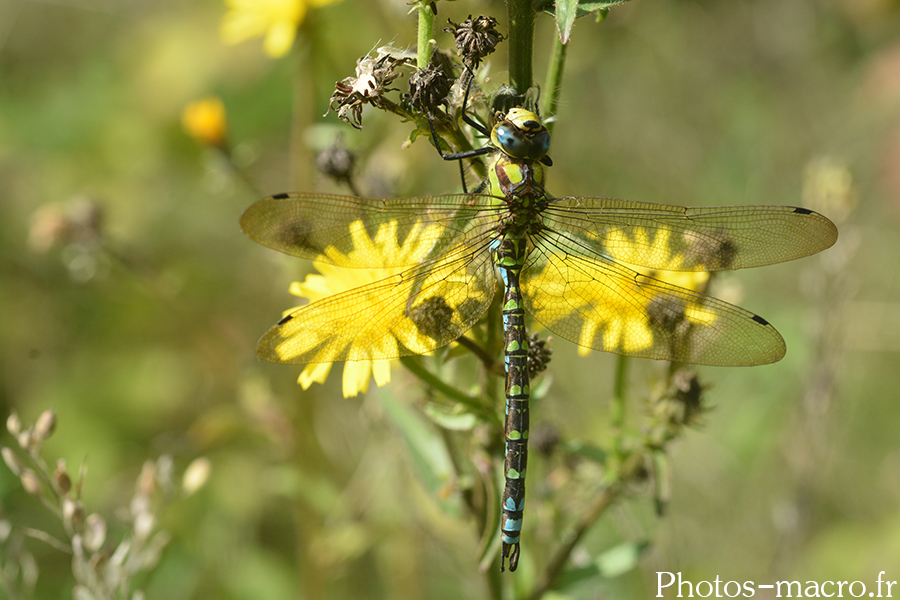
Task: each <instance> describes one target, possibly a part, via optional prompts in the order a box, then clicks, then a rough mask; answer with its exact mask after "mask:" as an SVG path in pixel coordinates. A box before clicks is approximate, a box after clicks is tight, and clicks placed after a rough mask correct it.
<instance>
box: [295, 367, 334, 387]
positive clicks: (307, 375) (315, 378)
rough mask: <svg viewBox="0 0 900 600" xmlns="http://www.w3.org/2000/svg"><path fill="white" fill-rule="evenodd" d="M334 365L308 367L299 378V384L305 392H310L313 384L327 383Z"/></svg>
mask: <svg viewBox="0 0 900 600" xmlns="http://www.w3.org/2000/svg"><path fill="white" fill-rule="evenodd" d="M331 365H332V363H315V364H310V365H306V367H305V368H304V369H303V371H302V372H301V373H300V377H298V378H297V383H299V384H300V387H301V388H303V389H304V390H308V389H309V386H311V385H312V384H313V383H325V380H326V379H327V378H328V373H329V372H330V371H331Z"/></svg>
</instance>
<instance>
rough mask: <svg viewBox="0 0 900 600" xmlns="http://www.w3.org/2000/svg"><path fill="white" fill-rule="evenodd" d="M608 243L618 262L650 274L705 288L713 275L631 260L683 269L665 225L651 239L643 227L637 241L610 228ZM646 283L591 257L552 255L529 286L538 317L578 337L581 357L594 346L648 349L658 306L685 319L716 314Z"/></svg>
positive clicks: (614, 349) (632, 351) (703, 320)
mask: <svg viewBox="0 0 900 600" xmlns="http://www.w3.org/2000/svg"><path fill="white" fill-rule="evenodd" d="M605 247H606V249H607V251H609V253H610V254H611V255H612V258H614V259H615V260H616V261H618V262H621V263H625V264H627V266H628V267H629V268H631V269H633V270H635V271H637V272H638V273H639V274H641V275H643V276H646V277H652V278H654V279H657V280H661V281H665V282H667V283H672V284H674V285H677V286H679V287H682V288H686V289H689V290H694V291H698V290H700V289H702V288H703V286H705V284H706V282H707V281H708V280H709V273H707V272H704V271H689V272H685V271H677V272H676V271H670V270H650V269H645V268H642V267H638V266H634V264H633V262H632V261H635V262H636V261H637V260H648V259H651V258H652V262H654V263H656V264H663V265H665V266H666V267H667V268H668V269H678V268H681V266H682V265H683V264H684V256H683V255H681V254H673V253H672V252H671V250H670V244H669V232H668V231H666V230H661V231H659V232H657V234H656V237H655V238H653V239H650V237H649V235H648V234H647V232H646V231H645V230H643V229H639V230H637V232H636V233H635V240H630V239H629V238H628V237H627V236H626V235H625V234H622V233H620V232H617V231H612V232H610V233H609V235H608V237H607V239H606V240H605ZM647 284H648V282H647V281H646V280H643V278H639V279H636V280H635V279H633V278H630V277H627V276H626V277H624V278H620V277H614V276H613V274H612V273H611V272H609V271H605V270H600V269H597V268H596V266H592V263H591V262H589V261H583V260H581V259H578V258H577V257H573V256H566V255H562V254H553V255H550V256H549V257H548V258H547V260H546V263H545V264H544V265H543V268H542V269H541V272H540V273H539V274H537V275H536V276H534V277H533V278H532V279H531V280H530V281H529V283H528V284H527V288H528V290H527V291H528V293H529V294H530V305H531V310H532V312H533V314H534V316H535V318H536V319H537V320H538V321H540V322H542V323H544V325H546V326H548V327H549V328H550V329H553V330H556V331H558V332H560V333H561V334H566V335H565V337H567V338H569V339H571V340H573V341H576V342H577V343H578V345H579V348H578V353H579V354H580V355H582V356H586V355H588V354H590V352H591V350H592V349H597V350H605V351H607V352H618V353H622V354H631V355H635V354H637V355H640V354H641V353H642V352H644V351H649V350H650V349H651V348H652V347H653V346H654V344H656V343H658V342H659V341H658V340H655V339H654V335H653V329H652V328H651V315H650V313H651V312H652V311H653V310H655V309H656V310H666V311H669V313H667V314H670V313H671V311H676V312H677V311H679V310H680V311H682V316H683V319H684V320H685V321H686V322H687V323H694V324H709V323H711V322H712V321H713V320H714V319H715V315H713V314H712V313H710V312H709V311H707V310H704V309H703V308H702V307H701V306H696V305H692V304H688V305H684V304H683V303H684V300H683V299H681V298H678V297H672V298H660V297H657V296H654V295H653V294H652V293H651V291H650V290H648V289H647V288H646V287H645V286H646V285H647ZM601 299H602V300H601ZM578 315H581V316H580V317H579V316H578ZM662 318H666V317H665V315H663V317H662Z"/></svg>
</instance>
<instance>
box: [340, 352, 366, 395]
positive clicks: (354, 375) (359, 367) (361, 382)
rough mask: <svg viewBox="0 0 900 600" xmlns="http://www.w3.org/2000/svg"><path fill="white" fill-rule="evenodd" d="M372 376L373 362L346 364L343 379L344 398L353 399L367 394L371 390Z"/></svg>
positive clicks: (363, 361)
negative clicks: (361, 394)
mask: <svg viewBox="0 0 900 600" xmlns="http://www.w3.org/2000/svg"><path fill="white" fill-rule="evenodd" d="M371 374H372V361H371V360H361V361H358V362H348V363H346V364H345V365H344V377H343V388H344V398H352V397H353V396H357V395H359V394H360V393H361V392H362V393H365V392H366V390H368V389H369V377H370V376H371Z"/></svg>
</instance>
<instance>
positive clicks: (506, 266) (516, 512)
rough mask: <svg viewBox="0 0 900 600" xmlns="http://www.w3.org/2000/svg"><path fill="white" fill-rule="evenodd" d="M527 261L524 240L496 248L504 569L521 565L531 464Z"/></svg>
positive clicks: (505, 241)
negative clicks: (523, 278)
mask: <svg viewBox="0 0 900 600" xmlns="http://www.w3.org/2000/svg"><path fill="white" fill-rule="evenodd" d="M524 262H525V238H524V237H519V236H513V235H507V236H506V237H504V239H503V240H502V241H501V242H500V247H499V248H498V249H497V266H498V268H499V269H500V273H501V275H502V278H503V283H504V286H505V290H504V294H503V341H504V348H503V351H504V362H505V364H506V461H505V468H504V477H505V484H504V488H503V500H502V507H501V508H502V517H501V518H502V523H501V537H502V542H503V551H502V553H501V558H500V569H501V570H503V567H504V562H505V561H506V559H507V558H509V570H510V571H515V570H516V567H517V566H518V562H519V543H520V535H521V531H522V512H523V511H524V509H525V471H526V467H527V464H528V399H529V395H530V392H531V390H530V387H529V383H528V337H527V335H526V334H525V308H524V306H523V304H522V293H521V290H520V289H519V275H520V273H521V271H522V265H523V264H524Z"/></svg>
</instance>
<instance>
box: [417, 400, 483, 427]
mask: <svg viewBox="0 0 900 600" xmlns="http://www.w3.org/2000/svg"><path fill="white" fill-rule="evenodd" d="M422 410H423V411H424V412H425V414H426V415H428V418H429V419H431V420H432V421H434V423H435V424H436V425H437V426H438V427H443V428H444V429H449V430H450V431H472V429H474V428H475V426H476V425H478V423H479V422H480V420H479V419H478V417H476V416H475V415H473V414H472V413H470V412H460V411H459V410H457V409H454V410H447V408H446V407H443V406H440V405H437V404H426V405H425V407H424V408H423V409H422Z"/></svg>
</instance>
